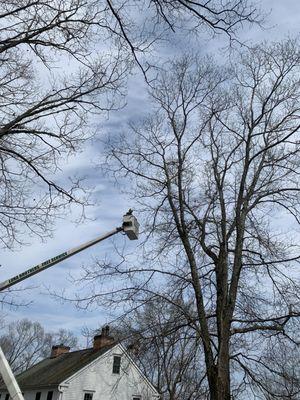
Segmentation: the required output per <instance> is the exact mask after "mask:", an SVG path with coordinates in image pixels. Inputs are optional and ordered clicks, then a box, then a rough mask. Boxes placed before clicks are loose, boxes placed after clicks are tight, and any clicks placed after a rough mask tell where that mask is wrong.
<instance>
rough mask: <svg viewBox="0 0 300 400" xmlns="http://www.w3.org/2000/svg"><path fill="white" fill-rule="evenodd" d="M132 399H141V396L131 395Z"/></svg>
mask: <svg viewBox="0 0 300 400" xmlns="http://www.w3.org/2000/svg"><path fill="white" fill-rule="evenodd" d="M132 400H141V396H133V398H132Z"/></svg>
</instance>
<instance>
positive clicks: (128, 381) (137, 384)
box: [26, 346, 157, 400]
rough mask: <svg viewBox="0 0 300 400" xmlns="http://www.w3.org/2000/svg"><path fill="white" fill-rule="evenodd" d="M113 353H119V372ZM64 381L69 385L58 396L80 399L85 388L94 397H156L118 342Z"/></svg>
mask: <svg viewBox="0 0 300 400" xmlns="http://www.w3.org/2000/svg"><path fill="white" fill-rule="evenodd" d="M114 355H121V356H122V361H121V372H120V374H119V375H118V374H113V373H112V367H113V356H114ZM63 385H68V388H65V389H64V390H63V392H64V393H63V396H62V399H61V400H83V398H84V392H85V391H91V392H92V393H93V400H132V397H133V396H138V395H139V396H141V400H153V399H155V398H157V393H156V392H155V391H154V390H153V389H152V387H151V386H150V385H149V384H148V383H147V381H146V380H145V379H144V377H143V376H142V375H141V374H140V372H139V371H138V370H137V368H135V366H134V365H133V363H131V362H130V361H129V358H127V356H126V355H125V354H123V350H122V347H121V346H115V347H114V348H113V349H112V350H110V351H109V352H107V353H106V354H105V355H103V356H102V357H101V358H100V359H98V360H95V361H94V362H93V363H91V364H90V365H89V366H88V367H86V368H84V369H83V370H81V371H79V372H78V373H77V374H75V375H74V376H73V377H71V378H70V379H68V380H66V381H65V382H63ZM26 400H27V399H26ZM30 400H31V399H30Z"/></svg>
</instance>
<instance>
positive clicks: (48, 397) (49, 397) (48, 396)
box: [47, 391, 53, 400]
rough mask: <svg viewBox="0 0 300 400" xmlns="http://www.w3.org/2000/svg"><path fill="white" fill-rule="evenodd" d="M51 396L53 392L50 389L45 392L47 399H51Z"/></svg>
mask: <svg viewBox="0 0 300 400" xmlns="http://www.w3.org/2000/svg"><path fill="white" fill-rule="evenodd" d="M52 397H53V392H52V391H51V392H48V393H47V400H52Z"/></svg>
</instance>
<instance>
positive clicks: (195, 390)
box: [118, 299, 207, 400]
mask: <svg viewBox="0 0 300 400" xmlns="http://www.w3.org/2000/svg"><path fill="white" fill-rule="evenodd" d="M179 303H182V300H178V304H179ZM118 328H119V329H120V330H121V331H122V332H123V342H124V343H127V349H128V351H129V353H130V354H131V355H132V357H133V358H134V360H135V361H136V362H137V364H138V365H139V366H140V368H141V369H142V371H143V372H144V374H145V376H147V377H148V379H149V380H150V382H152V383H153V384H154V385H155V387H156V389H157V390H158V392H159V393H161V396H162V399H164V400H179V399H181V400H195V399H206V398H207V397H206V391H207V386H206V385H205V384H204V382H205V378H206V374H205V369H204V359H203V354H201V353H202V351H201V349H200V346H199V343H198V342H199V337H198V336H197V333H196V332H195V330H193V329H191V327H190V324H189V322H188V321H186V320H184V319H183V318H182V314H181V313H180V312H179V307H177V306H174V305H170V304H169V303H166V302H164V301H163V300H160V299H155V300H149V302H147V303H146V304H145V306H144V307H141V308H138V309H136V310H134V312H132V313H131V314H130V316H129V317H128V318H124V320H123V321H122V322H121V323H120V324H118Z"/></svg>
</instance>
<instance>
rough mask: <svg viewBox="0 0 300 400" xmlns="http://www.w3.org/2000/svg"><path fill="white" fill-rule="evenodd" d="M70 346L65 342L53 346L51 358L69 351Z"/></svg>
mask: <svg viewBox="0 0 300 400" xmlns="http://www.w3.org/2000/svg"><path fill="white" fill-rule="evenodd" d="M69 351H70V347H69V346H64V345H63V344H59V345H56V346H52V350H51V355H50V358H56V357H58V356H60V355H61V354H65V353H69Z"/></svg>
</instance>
